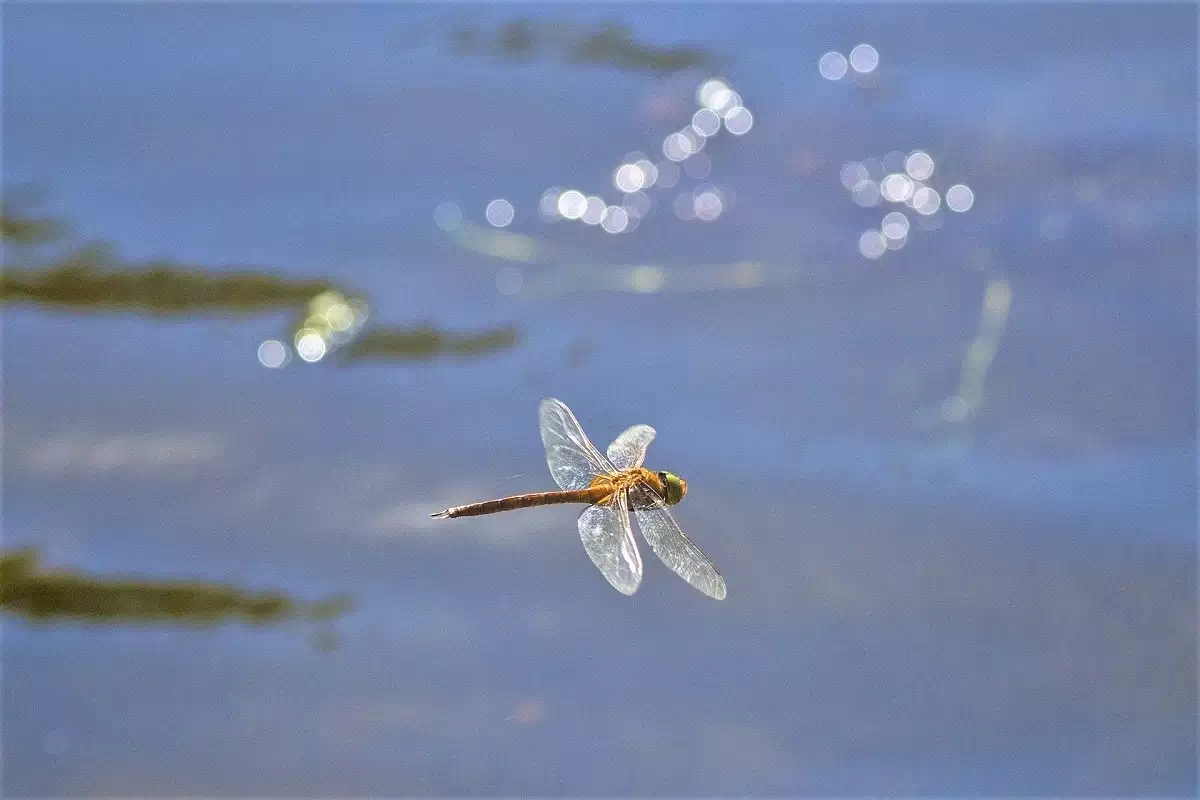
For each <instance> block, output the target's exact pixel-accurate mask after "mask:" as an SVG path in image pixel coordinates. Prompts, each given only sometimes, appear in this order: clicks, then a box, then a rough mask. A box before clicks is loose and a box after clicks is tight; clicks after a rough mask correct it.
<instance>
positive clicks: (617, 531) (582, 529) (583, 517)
mask: <svg viewBox="0 0 1200 800" xmlns="http://www.w3.org/2000/svg"><path fill="white" fill-rule="evenodd" d="M579 537H580V538H581V539H583V549H584V550H587V554H588V557H590V558H591V559H592V563H593V564H595V565H596V566H597V567H599V568H600V573H601V574H602V575H604V577H605V578H607V579H608V582H609V583H611V584H612V585H613V586H614V587H616V589H617V591H618V592H621V593H622V594H633V593H634V592H636V591H637V588H638V584H640V583H641V582H642V556H641V554H640V553H638V548H637V542H636V541H634V538H633V529H632V528H631V527H629V497H628V495H627V494H626V493H625V492H618V493H617V496H616V497H615V498H613V501H612V503H611V504H610V505H606V506H602V505H594V506H588V508H587V509H586V510H585V511H584V512H583V513H582V514H580V515H579Z"/></svg>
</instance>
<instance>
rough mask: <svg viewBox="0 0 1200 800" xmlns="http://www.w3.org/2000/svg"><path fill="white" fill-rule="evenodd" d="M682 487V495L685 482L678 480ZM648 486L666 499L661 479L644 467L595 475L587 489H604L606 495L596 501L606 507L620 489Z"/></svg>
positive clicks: (685, 489) (665, 490) (665, 491)
mask: <svg viewBox="0 0 1200 800" xmlns="http://www.w3.org/2000/svg"><path fill="white" fill-rule="evenodd" d="M680 483H681V484H682V486H683V491H684V494H686V493H687V482H686V481H684V480H682V479H680ZM639 484H640V485H643V486H648V487H649V488H650V489H651V490H652V491H653V492H654V493H655V494H657V495H658V496H659V497H661V498H663V499H664V500H665V499H666V497H667V487H666V486H665V485H664V484H663V482H662V478H660V477H658V473H655V472H651V471H650V470H648V469H646V468H645V467H630V468H629V469H626V470H622V471H621V472H618V473H616V474H615V475H597V476H596V477H595V478H593V479H592V483H591V485H589V486H588V488H589V489H600V488H604V489H606V490H607V491H606V493H605V494H604V495H603V496H602V497H601V499H600V500H598V501H596V502H599V503H601V504H604V505H607V504H608V503H611V502H612V499H613V497H614V496H615V495H616V493H617V492H618V491H620V490H621V489H632V488H633V487H634V486H637V485H639Z"/></svg>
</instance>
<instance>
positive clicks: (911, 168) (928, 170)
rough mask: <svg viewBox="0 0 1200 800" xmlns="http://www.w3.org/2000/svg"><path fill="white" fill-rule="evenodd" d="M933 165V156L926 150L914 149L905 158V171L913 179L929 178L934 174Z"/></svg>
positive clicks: (922, 179)
mask: <svg viewBox="0 0 1200 800" xmlns="http://www.w3.org/2000/svg"><path fill="white" fill-rule="evenodd" d="M933 166H934V165H933V157H932V156H930V155H929V153H926V152H925V151H924V150H914V151H913V152H911V153H909V155H908V158H906V159H904V171H905V172H907V173H908V174H909V177H911V178H912V179H913V180H918V181H924V180H929V176H930V175H932V174H933Z"/></svg>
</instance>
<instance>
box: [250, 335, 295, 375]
mask: <svg viewBox="0 0 1200 800" xmlns="http://www.w3.org/2000/svg"><path fill="white" fill-rule="evenodd" d="M289 355H290V353H289V352H288V346H287V345H286V344H284V343H283V342H281V341H279V340H278V339H267V340H266V341H265V342H263V343H262V344H260V345H259V346H258V363H260V364H262V365H263V366H264V367H267V368H268V369H278V368H280V367H282V366H283V365H285V364H287V362H288V356H289Z"/></svg>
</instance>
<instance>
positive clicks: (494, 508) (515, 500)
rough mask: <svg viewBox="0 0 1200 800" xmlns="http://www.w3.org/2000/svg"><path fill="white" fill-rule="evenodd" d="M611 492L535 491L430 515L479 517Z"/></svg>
mask: <svg viewBox="0 0 1200 800" xmlns="http://www.w3.org/2000/svg"><path fill="white" fill-rule="evenodd" d="M609 493H611V491H610V490H605V489H602V488H598V487H592V488H588V489H579V490H577V491H571V492H533V493H532V494H518V495H514V496H512V497H501V498H500V499H499V500H484V501H483V502H482V503H470V504H469V505H465V506H454V507H453V508H447V509H446V510H445V511H439V512H437V513H436V514H430V515H429V516H431V517H433V518H434V519H453V518H455V517H477V516H479V515H480V514H495V513H497V512H500V511H512V510H514V509H518V508H530V507H532V506H549V505H554V504H556V503H597V502H600V501H601V500H603V499H604V498H605V497H606V496H607V494H609Z"/></svg>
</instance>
